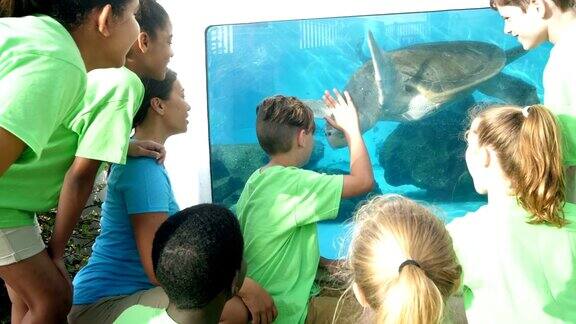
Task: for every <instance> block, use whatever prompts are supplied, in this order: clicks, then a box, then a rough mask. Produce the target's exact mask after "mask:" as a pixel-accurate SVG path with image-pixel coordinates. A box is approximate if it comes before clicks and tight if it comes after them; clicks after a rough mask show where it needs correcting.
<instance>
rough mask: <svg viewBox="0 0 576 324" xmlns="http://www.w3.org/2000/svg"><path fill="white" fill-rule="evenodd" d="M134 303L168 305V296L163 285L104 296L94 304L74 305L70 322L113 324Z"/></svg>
mask: <svg viewBox="0 0 576 324" xmlns="http://www.w3.org/2000/svg"><path fill="white" fill-rule="evenodd" d="M134 305H143V306H148V307H154V308H166V307H168V296H167V295H166V293H165V292H164V289H162V287H155V288H151V289H148V290H141V291H138V292H136V293H134V294H132V295H127V296H126V295H125V296H114V297H106V298H102V299H100V300H99V301H97V302H95V303H93V304H86V305H72V309H71V310H70V314H68V322H69V323H70V324H76V323H78V324H84V323H86V324H112V323H114V321H115V320H116V319H117V318H118V317H119V316H120V314H122V312H123V311H124V310H126V309H127V308H129V307H132V306H134Z"/></svg>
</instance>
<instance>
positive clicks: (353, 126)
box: [323, 89, 360, 133]
mask: <svg viewBox="0 0 576 324" xmlns="http://www.w3.org/2000/svg"><path fill="white" fill-rule="evenodd" d="M333 91H334V97H332V95H331V94H330V91H328V90H326V91H325V92H324V96H323V99H324V103H325V104H326V106H327V108H326V117H325V119H326V121H327V122H328V123H329V124H330V125H331V126H332V127H334V128H336V129H338V130H340V131H342V132H344V133H353V132H360V126H359V125H358V113H357V111H356V107H355V106H354V103H353V102H352V98H351V97H350V94H349V93H348V91H344V96H342V95H341V94H340V92H339V91H338V90H336V89H334V90H333Z"/></svg>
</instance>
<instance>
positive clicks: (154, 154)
mask: <svg viewBox="0 0 576 324" xmlns="http://www.w3.org/2000/svg"><path fill="white" fill-rule="evenodd" d="M128 156H132V157H140V156H148V157H151V158H154V159H156V160H157V161H158V163H164V159H166V149H165V148H164V145H162V144H160V143H156V142H154V141H149V140H137V139H132V140H130V145H129V146H128Z"/></svg>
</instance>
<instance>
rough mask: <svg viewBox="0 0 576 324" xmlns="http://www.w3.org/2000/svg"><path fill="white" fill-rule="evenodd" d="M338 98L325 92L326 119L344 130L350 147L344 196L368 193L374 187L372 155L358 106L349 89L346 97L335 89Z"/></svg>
mask: <svg viewBox="0 0 576 324" xmlns="http://www.w3.org/2000/svg"><path fill="white" fill-rule="evenodd" d="M334 94H335V95H336V98H333V97H332V96H331V95H330V92H328V91H326V92H325V93H324V102H325V103H326V105H327V106H328V113H329V114H331V115H332V116H331V117H329V116H327V117H326V121H327V122H328V123H330V125H332V126H333V127H334V128H336V129H338V130H340V131H342V132H343V133H344V136H345V137H346V141H347V142H348V147H349V148H350V174H349V175H345V176H344V185H343V187H342V198H347V197H353V196H358V195H361V194H364V193H367V192H369V191H371V190H372V188H373V187H374V174H373V173H372V164H371V163H370V156H368V152H367V150H366V146H365V145H364V140H363V139H362V133H361V132H360V126H359V124H358V114H357V112H356V107H354V104H353V103H352V98H350V94H349V93H348V91H344V96H345V98H344V97H342V95H341V94H340V93H339V92H338V91H337V90H334Z"/></svg>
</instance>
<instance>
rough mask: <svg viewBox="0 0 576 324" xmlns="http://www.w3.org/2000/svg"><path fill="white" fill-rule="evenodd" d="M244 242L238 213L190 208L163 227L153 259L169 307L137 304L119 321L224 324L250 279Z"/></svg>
mask: <svg viewBox="0 0 576 324" xmlns="http://www.w3.org/2000/svg"><path fill="white" fill-rule="evenodd" d="M243 246H244V241H243V239H242V233H241V232H240V226H239V225H238V221H237V220H236V217H235V216H234V214H233V213H232V212H231V211H230V210H228V209H226V208H224V207H220V206H217V205H213V204H201V205H197V206H194V207H190V208H186V209H184V210H182V211H180V212H178V213H176V214H174V215H173V216H171V217H169V218H168V219H167V220H166V221H165V222H164V223H163V224H162V225H161V226H160V228H158V231H157V232H156V235H155V236H154V242H153V247H152V262H153V265H154V272H155V274H156V278H158V282H159V283H160V285H161V286H162V288H163V289H164V291H165V292H166V294H167V295H168V298H169V299H170V302H169V305H168V308H167V309H156V308H151V307H146V306H142V305H135V306H132V307H130V308H128V309H126V310H125V311H124V312H123V313H122V315H120V317H118V319H116V321H115V322H114V323H117V324H145V323H165V324H172V323H195V324H215V323H218V321H219V319H220V315H221V313H222V309H223V308H224V304H225V303H226V301H227V300H228V299H230V298H231V297H232V296H234V295H235V294H236V293H237V292H238V290H239V289H240V287H241V286H242V282H243V281H244V275H245V272H246V265H245V263H244V261H243V260H242V250H243Z"/></svg>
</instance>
